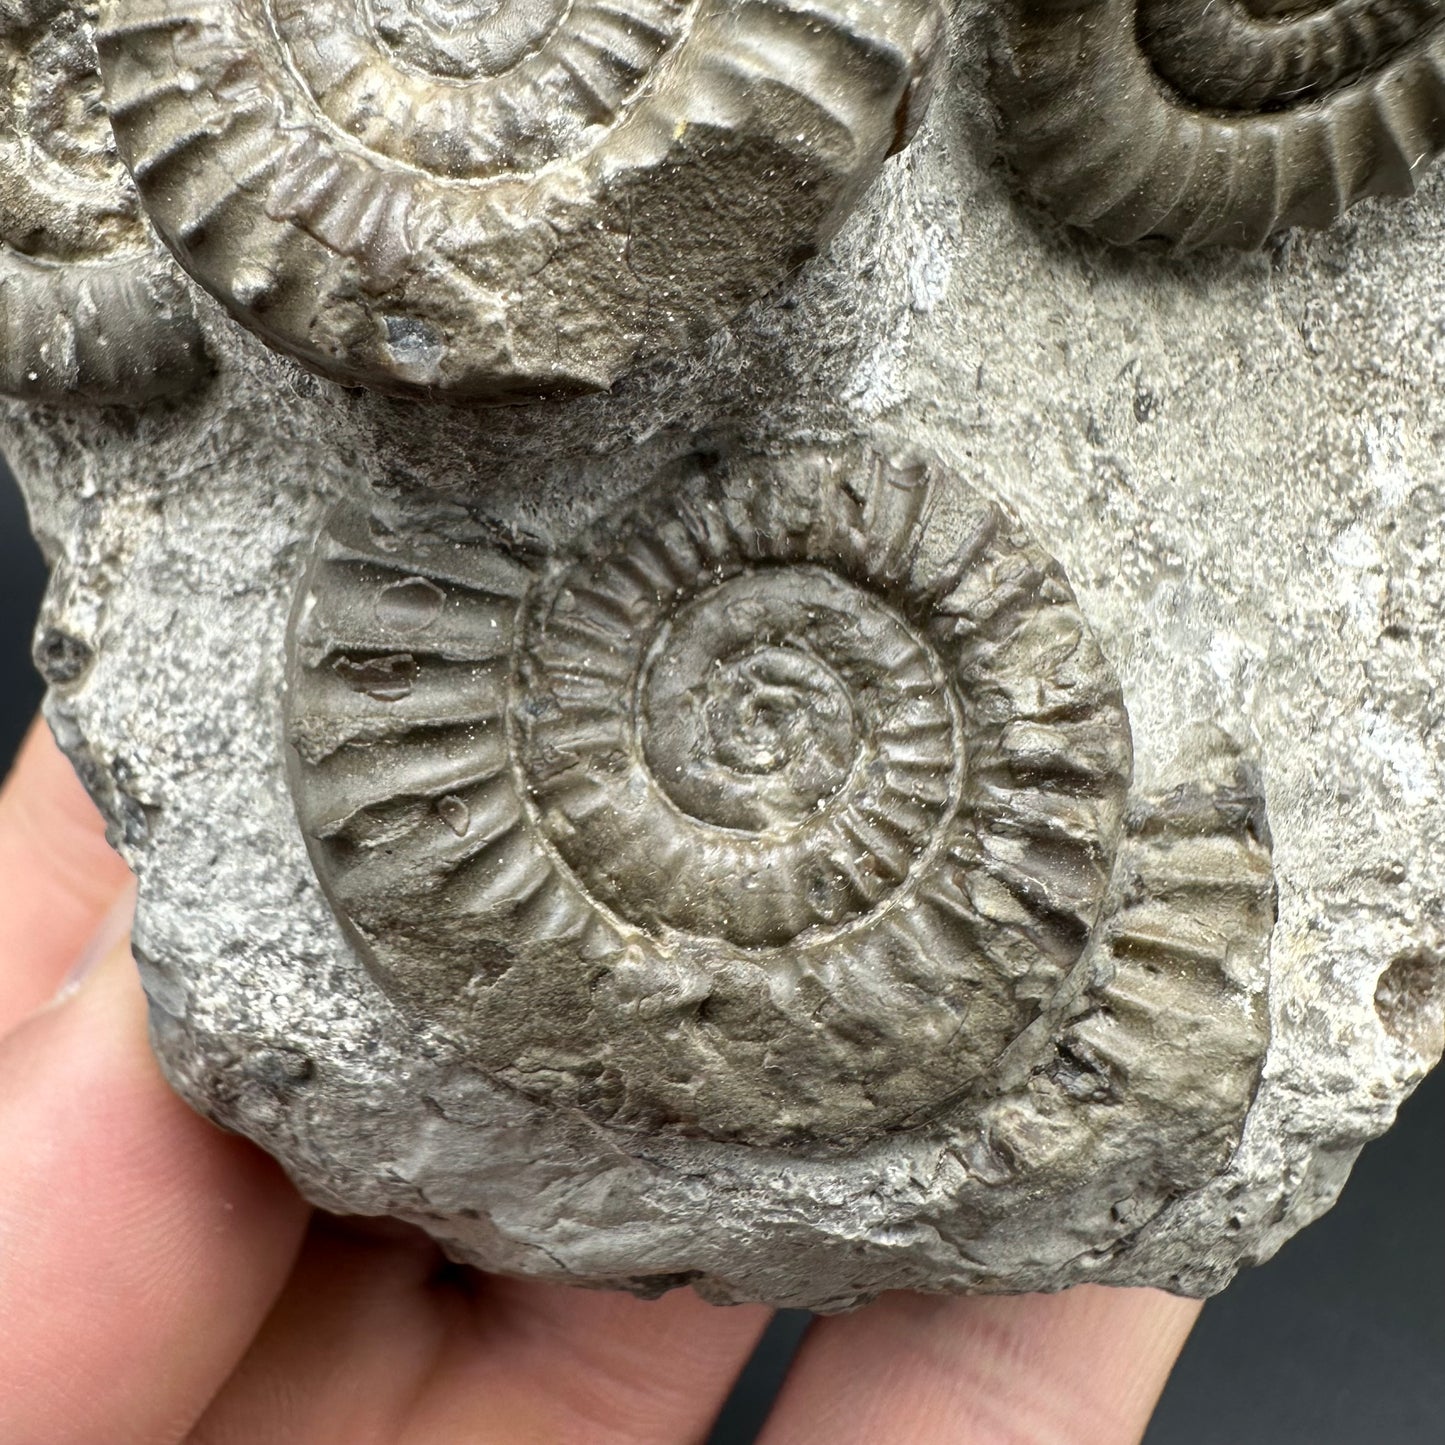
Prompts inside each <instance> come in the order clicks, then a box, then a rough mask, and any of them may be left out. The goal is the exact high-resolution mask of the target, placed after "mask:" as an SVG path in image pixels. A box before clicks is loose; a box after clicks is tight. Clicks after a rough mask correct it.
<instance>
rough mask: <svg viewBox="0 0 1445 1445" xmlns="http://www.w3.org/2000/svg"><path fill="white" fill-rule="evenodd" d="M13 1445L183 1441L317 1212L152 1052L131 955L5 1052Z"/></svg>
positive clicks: (3, 1344) (107, 965) (6, 1279)
mask: <svg viewBox="0 0 1445 1445" xmlns="http://www.w3.org/2000/svg"><path fill="white" fill-rule="evenodd" d="M0 1157H3V1159H4V1161H5V1163H4V1169H3V1171H0V1240H3V1242H4V1247H3V1250H0V1359H3V1360H4V1361H5V1365H4V1368H3V1369H0V1440H3V1441H5V1442H6V1445H95V1442H97V1441H105V1442H106V1445H170V1442H174V1441H177V1440H179V1439H181V1438H182V1437H183V1435H184V1433H185V1431H186V1429H187V1428H188V1427H189V1426H190V1424H191V1423H192V1422H193V1421H194V1420H195V1419H196V1418H197V1417H198V1416H199V1414H200V1413H201V1410H202V1408H203V1407H204V1405H205V1404H206V1402H207V1401H208V1400H209V1399H210V1397H211V1395H212V1394H213V1393H214V1392H215V1390H216V1388H217V1386H218V1385H219V1384H220V1382H221V1380H223V1379H224V1378H225V1376H226V1375H227V1374H228V1373H229V1372H230V1371H231V1369H232V1368H233V1367H234V1365H235V1363H236V1361H237V1360H239V1359H240V1357H241V1356H242V1355H243V1354H244V1352H245V1349H246V1347H247V1345H248V1343H249V1342H250V1339H251V1337H252V1335H253V1334H254V1333H255V1331H256V1329H257V1328H258V1327H259V1325H260V1323H261V1321H262V1320H263V1319H264V1317H265V1314H266V1312H267V1310H268V1309H269V1308H270V1306H271V1304H272V1302H273V1300H274V1299H275V1297H276V1295H277V1294H278V1293H279V1292H280V1290H281V1287H282V1284H283V1283H284V1280H285V1276H286V1274H287V1271H288V1270H289V1268H290V1266H291V1262H292V1260H293V1258H294V1255H295V1252H296V1249H297V1247H298V1245H299V1242H300V1238H301V1235H302V1233H303V1230H304V1225H305V1217H306V1210H305V1208H304V1206H303V1205H302V1204H301V1202H300V1200H299V1199H298V1198H297V1196H296V1195H295V1193H294V1192H293V1191H292V1190H291V1189H290V1187H289V1186H288V1185H287V1184H286V1182H285V1180H284V1178H283V1176H282V1175H281V1173H280V1171H279V1170H278V1169H277V1168H276V1167H275V1165H273V1164H272V1163H271V1162H270V1161H269V1160H268V1159H266V1158H265V1157H264V1156H263V1155H262V1154H260V1153H259V1152H258V1151H257V1150H255V1149H253V1148H252V1147H251V1146H250V1145H247V1144H245V1143H243V1142H241V1141H240V1140H238V1139H234V1138H231V1137H229V1136H227V1135H224V1134H222V1133H221V1132H220V1131H219V1130H216V1129H214V1128H212V1126H211V1125H209V1124H207V1123H205V1122H204V1121H203V1120H202V1119H201V1118H200V1117H199V1116H197V1115H195V1114H192V1113H191V1112H190V1110H188V1109H187V1108H186V1107H185V1106H184V1105H183V1104H182V1103H181V1102H180V1100H179V1099H177V1098H176V1097H175V1096H174V1095H173V1094H172V1093H171V1091H170V1090H169V1088H168V1087H167V1086H166V1084H165V1083H164V1081H163V1080H162V1079H161V1076H160V1073H159V1071H158V1070H157V1068H156V1065H155V1063H154V1061H153V1060H152V1058H151V1056H150V1050H149V1047H148V1045H147V1042H146V1037H145V1027H144V1004H143V1001H142V998H141V992H140V988H139V985H138V983H137V981H136V977H135V968H134V965H133V964H132V963H131V962H130V958H129V953H128V951H127V950H126V949H125V948H121V949H117V950H115V951H113V952H112V954H111V955H110V956H109V957H107V959H106V960H105V961H104V962H103V963H102V964H101V965H100V966H99V967H98V969H97V970H96V972H95V974H94V975H93V976H92V977H91V978H89V979H87V980H86V981H85V982H84V984H83V985H82V986H81V987H80V988H79V989H78V990H77V991H76V992H75V994H74V995H72V996H71V997H69V998H67V999H66V1000H65V1001H64V1002H62V1003H60V1004H58V1005H56V1006H55V1007H54V1008H50V1009H45V1010H42V1011H41V1012H40V1013H38V1014H36V1015H34V1016H33V1017H32V1018H31V1019H29V1020H28V1021H27V1022H26V1023H25V1024H23V1025H21V1027H20V1028H18V1029H17V1030H16V1031H15V1032H14V1033H12V1034H11V1035H10V1037H9V1038H7V1039H6V1040H4V1042H3V1043H0Z"/></svg>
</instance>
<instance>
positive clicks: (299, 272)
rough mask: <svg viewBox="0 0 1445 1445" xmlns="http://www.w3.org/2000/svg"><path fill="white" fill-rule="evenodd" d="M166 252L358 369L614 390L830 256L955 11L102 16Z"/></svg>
mask: <svg viewBox="0 0 1445 1445" xmlns="http://www.w3.org/2000/svg"><path fill="white" fill-rule="evenodd" d="M101 14H102V25H101V30H100V55H101V65H102V69H103V72H104V74H105V81H106V95H107V99H108V102H109V106H110V110H111V115H112V118H113V120H114V123H115V128H116V134H117V137H118V139H119V142H120V146H121V150H122V151H123V153H124V154H125V156H126V159H127V160H128V162H129V163H130V166H131V169H132V171H133V173H134V175H135V177H136V181H137V183H138V185H139V187H140V190H141V194H142V196H143V197H144V200H145V203H146V205H147V207H148V209H149V211H150V213H151V216H152V218H153V219H154V220H155V222H156V224H157V226H158V228H159V229H160V231H161V233H162V235H163V236H164V237H165V238H166V240H167V241H168V242H169V244H170V245H171V247H172V249H173V250H174V251H175V253H176V255H177V256H178V257H179V258H180V259H181V261H182V262H183V263H184V264H185V266H186V268H187V269H188V270H189V271H190V272H191V274H192V275H193V276H195V277H196V279H197V280H199V281H200V282H201V284H202V285H204V286H206V287H207V288H208V289H209V290H210V291H212V292H213V293H214V294H215V295H216V296H217V297H218V298H219V299H220V300H221V301H222V302H223V303H224V304H225V305H226V306H227V307H228V308H229V309H230V311H231V312H232V314H233V315H234V316H235V317H236V318H237V319H238V320H239V321H241V322H242V323H243V324H244V325H246V326H248V327H250V328H251V329H252V330H254V331H255V332H257V333H258V334H259V335H260V336H262V337H263V338H265V339H266V340H267V341H268V342H270V343H271V344H272V345H273V346H276V347H278V348H280V349H281V350H283V351H285V352H288V353H289V354H290V355H292V356H294V357H295V358H297V359H298V360H299V361H301V362H303V363H304V364H305V365H307V366H310V367H312V368H314V369H315V370H317V371H319V372H321V373H323V374H324V375H327V376H330V377H333V378H335V379H337V380H339V381H343V382H348V383H355V384H361V385H365V386H372V387H379V388H382V389H387V390H393V391H413V390H415V391H426V392H434V393H438V394H447V395H452V396H457V397H472V398H481V399H490V400H517V399H525V398H529V397H536V396H548V395H558V394H564V393H569V392H576V391H586V390H595V389H598V388H606V387H608V386H610V385H612V384H613V382H615V381H616V380H617V378H618V377H619V376H620V375H621V374H622V373H624V372H625V371H626V370H627V369H628V368H629V367H630V366H632V365H633V364H634V363H635V362H637V361H638V360H640V359H642V358H645V357H647V356H649V355H653V354H657V353H661V352H664V351H667V350H670V349H673V348H677V347H681V346H685V345H687V344H689V343H692V342H695V341H697V340H698V339H700V338H701V337H703V336H705V335H707V334H708V333H710V332H711V331H713V330H715V329H716V328H717V327H719V326H720V325H722V324H723V323H725V322H726V321H728V320H730V319H731V318H732V317H733V316H734V315H735V314H736V313H737V312H738V311H739V310H740V309H741V308H742V307H743V306H745V305H746V304H747V303H748V302H749V301H752V300H754V299H755V298H757V297H758V296H760V295H761V294H763V293H764V292H766V291H767V290H768V289H769V288H770V287H772V286H773V285H774V284H776V283H777V282H778V281H780V280H781V279H782V278H783V277H784V276H785V275H786V274H787V272H788V271H789V270H790V269H791V268H793V267H795V266H796V265H797V264H799V262H800V261H801V260H802V259H804V258H805V257H807V256H808V255H809V254H811V253H812V252H814V251H816V250H817V249H818V247H819V246H821V245H822V244H823V243H824V242H825V241H826V240H827V239H828V238H829V237H830V235H831V234H832V233H833V231H834V230H835V229H836V228H837V226H838V225H839V224H840V223H841V222H842V220H843V218H844V217H845V216H846V215H847V213H848V211H849V210H850V208H851V207H852V205H853V203H854V202H855V201H856V199H857V198H858V196H859V194H860V192H861V191H862V190H863V188H864V187H865V186H866V185H867V184H868V183H869V182H870V181H871V180H872V179H873V177H874V176H875V174H876V173H877V171H878V168H879V166H880V164H881V163H882V161H883V160H884V158H885V157H886V156H887V155H888V154H889V153H890V152H891V151H893V150H895V149H897V148H898V147H899V146H900V145H902V144H903V143H904V142H905V141H906V140H907V139H908V137H909V135H910V134H911V131H912V129H913V127H914V126H915V125H916V124H917V122H918V120H919V118H920V116H921V114H922V111H923V108H924V105H925V103H926V100H927V96H928V92H929V89H930V86H931V81H932V78H933V75H934V71H935V66H936V63H937V61H938V59H939V56H940V51H941V49H942V37H943V22H944V6H943V0H319V3H317V0H104V3H103V4H102V6H101Z"/></svg>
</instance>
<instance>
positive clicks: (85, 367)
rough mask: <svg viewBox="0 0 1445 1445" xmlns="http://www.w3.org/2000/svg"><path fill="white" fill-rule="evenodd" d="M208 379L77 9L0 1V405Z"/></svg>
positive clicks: (103, 397)
mask: <svg viewBox="0 0 1445 1445" xmlns="http://www.w3.org/2000/svg"><path fill="white" fill-rule="evenodd" d="M205 369H206V360H205V354H204V350H203V347H202V342H201V336H200V331H199V328H198V327H197V325H196V320H195V315H194V313H193V311H192V310H191V305H190V301H189V298H188V297H187V295H186V292H185V284H184V281H183V280H182V278H181V277H180V276H179V275H178V274H177V272H176V270H175V267H174V265H173V263H172V262H171V260H170V258H169V257H168V256H167V255H166V254H165V252H164V250H162V249H161V247H160V246H159V245H158V244H157V243H156V241H155V239H154V237H153V236H152V234H151V233H150V230H149V228H148V227H147V225H146V223H145V221H144V219H143V218H142V217H141V216H140V214H139V207H138V205H137V201H136V196H135V191H134V189H133V188H132V186H131V184H130V181H129V178H128V177H127V176H126V174H125V171H124V169H123V167H122V166H121V164H120V161H119V159H118V158H117V157H116V155H115V152H114V147H113V145H112V142H111V137H110V128H109V125H108V124H107V122H106V119H105V114H104V111H103V110H102V108H101V104H100V78H99V76H98V74H97V73H96V68H95V52H94V42H93V39H92V34H91V29H90V26H89V24H88V23H87V22H86V20H85V18H84V16H83V14H82V12H81V11H80V9H79V8H78V7H76V6H74V5H72V4H70V3H67V0H0V393H3V394H5V395H7V396H13V397H19V398H22V399H25V400H30V401H65V400H72V399H73V400H80V401H91V402H102V403H108V402H117V403H119V402H127V403H139V402H144V401H149V400H151V399H152V398H154V397H157V396H162V395H165V394H167V393H171V392H175V391H179V390H183V389H184V388H186V387H188V386H190V385H192V384H193V383H194V382H195V380H196V379H197V377H198V376H199V375H200V374H202V373H203V372H204V371H205Z"/></svg>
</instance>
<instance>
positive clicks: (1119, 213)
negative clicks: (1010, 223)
mask: <svg viewBox="0 0 1445 1445" xmlns="http://www.w3.org/2000/svg"><path fill="white" fill-rule="evenodd" d="M1000 26H1001V30H1002V38H1001V43H1000V46H999V50H998V54H997V55H996V57H995V66H994V85H995V91H996V95H997V99H998V103H999V106H1000V109H1001V112H1002V116H1003V141H1004V147H1005V150H1006V152H1007V154H1008V155H1009V157H1010V158H1011V160H1012V162H1013V164H1014V165H1015V166H1016V167H1017V169H1018V170H1019V171H1020V172H1021V173H1022V175H1023V178H1024V180H1025V182H1026V184H1027V185H1028V186H1029V187H1030V189H1031V190H1032V191H1033V192H1034V193H1035V194H1036V195H1037V196H1038V197H1039V198H1040V199H1041V200H1042V201H1043V202H1044V203H1045V204H1046V205H1048V206H1049V207H1050V208H1051V209H1052V210H1054V211H1055V212H1057V213H1058V214H1059V215H1060V216H1061V217H1062V218H1063V219H1065V220H1067V221H1069V222H1071V223H1073V224H1075V225H1078V226H1082V227H1085V228H1087V229H1088V230H1091V231H1094V232H1096V233H1097V234H1099V235H1101V236H1103V237H1105V238H1106V239H1108V240H1110V241H1116V242H1123V243H1128V242H1134V241H1140V240H1160V241H1166V242H1170V243H1173V244H1175V245H1178V246H1181V247H1191V246H1202V245H1212V244H1223V245H1229V246H1241V247H1249V246H1257V245H1259V244H1260V243H1262V242H1263V241H1264V240H1266V239H1267V238H1268V237H1269V236H1270V235H1271V234H1273V233H1274V232H1276V231H1280V230H1282V229H1284V228H1286V227H1290V226H1327V225H1330V224H1331V223H1333V222H1334V221H1335V220H1337V219H1338V218H1339V217H1340V216H1341V215H1342V214H1343V213H1344V212H1345V210H1346V209H1348V208H1349V207H1350V206H1352V205H1354V204H1355V203H1356V202H1357V201H1359V200H1362V199H1363V198H1365V197H1367V196H1398V195H1408V194H1410V193H1411V192H1412V191H1413V190H1414V187H1415V184H1416V181H1417V179H1418V177H1419V175H1420V173H1421V172H1422V171H1423V170H1424V168H1425V167H1426V166H1428V165H1429V164H1430V163H1431V162H1432V161H1433V160H1434V159H1435V157H1436V156H1437V155H1438V154H1439V153H1440V151H1441V149H1442V148H1445V3H1442V0H1332V3H1317V0H1007V3H1006V4H1005V6H1004V8H1003V11H1002V16H1001V20H1000Z"/></svg>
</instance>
